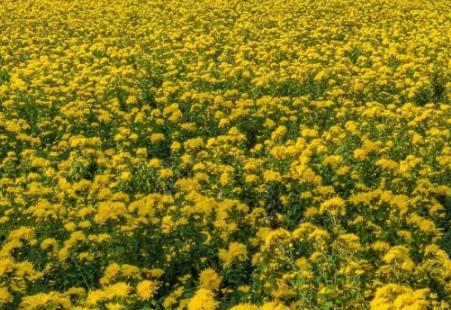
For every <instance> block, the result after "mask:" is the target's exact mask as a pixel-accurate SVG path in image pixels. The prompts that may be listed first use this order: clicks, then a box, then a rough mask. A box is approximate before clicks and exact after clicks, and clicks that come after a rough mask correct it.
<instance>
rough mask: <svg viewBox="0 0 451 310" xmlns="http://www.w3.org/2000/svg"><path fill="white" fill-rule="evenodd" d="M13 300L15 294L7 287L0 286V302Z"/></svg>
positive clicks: (5, 302)
mask: <svg viewBox="0 0 451 310" xmlns="http://www.w3.org/2000/svg"><path fill="white" fill-rule="evenodd" d="M12 301H13V296H12V295H11V294H10V293H9V291H8V289H7V288H6V287H3V286H2V287H0V304H8V303H11V302H12Z"/></svg>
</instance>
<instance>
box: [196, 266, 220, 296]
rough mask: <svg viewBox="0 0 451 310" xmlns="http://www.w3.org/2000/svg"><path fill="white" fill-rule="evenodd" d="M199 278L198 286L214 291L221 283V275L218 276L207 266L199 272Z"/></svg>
mask: <svg viewBox="0 0 451 310" xmlns="http://www.w3.org/2000/svg"><path fill="white" fill-rule="evenodd" d="M199 280H200V287H202V288H206V289H209V290H213V291H214V290H217V289H218V288H219V286H220V285H221V280H222V277H220V276H219V275H218V274H217V273H216V271H214V270H213V269H211V268H208V269H205V270H203V271H202V272H201V273H200V276H199Z"/></svg>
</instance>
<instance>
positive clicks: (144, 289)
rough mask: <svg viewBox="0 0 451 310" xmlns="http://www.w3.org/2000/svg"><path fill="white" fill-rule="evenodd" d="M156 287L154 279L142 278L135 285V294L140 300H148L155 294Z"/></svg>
mask: <svg viewBox="0 0 451 310" xmlns="http://www.w3.org/2000/svg"><path fill="white" fill-rule="evenodd" d="M157 288H158V286H157V284H156V283H155V282H154V281H151V280H144V281H141V282H139V283H138V285H137V286H136V294H137V295H138V297H139V299H141V300H149V299H151V298H152V297H153V296H154V295H155V293H156V291H157Z"/></svg>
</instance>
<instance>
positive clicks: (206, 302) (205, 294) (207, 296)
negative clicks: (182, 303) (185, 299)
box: [188, 288, 218, 310]
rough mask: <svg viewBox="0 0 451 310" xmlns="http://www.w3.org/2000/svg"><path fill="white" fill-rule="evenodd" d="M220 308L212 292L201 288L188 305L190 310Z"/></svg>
mask: <svg viewBox="0 0 451 310" xmlns="http://www.w3.org/2000/svg"><path fill="white" fill-rule="evenodd" d="M217 308H218V302H217V301H216V300H215V296H214V294H213V292H212V291H210V290H208V289H205V288H201V289H199V290H197V291H196V293H195V294H194V296H193V297H191V299H190V301H189V303H188V310H215V309H217Z"/></svg>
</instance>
